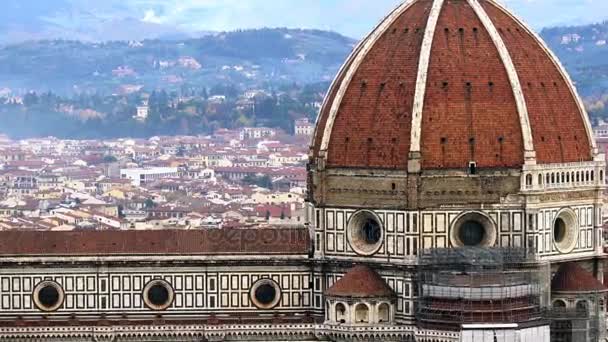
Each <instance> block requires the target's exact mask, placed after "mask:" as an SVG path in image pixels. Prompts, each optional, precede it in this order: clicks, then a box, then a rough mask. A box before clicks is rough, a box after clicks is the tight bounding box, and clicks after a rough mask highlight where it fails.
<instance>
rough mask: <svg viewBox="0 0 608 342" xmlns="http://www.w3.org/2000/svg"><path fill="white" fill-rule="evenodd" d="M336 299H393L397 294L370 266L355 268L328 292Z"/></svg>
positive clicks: (327, 293)
mask: <svg viewBox="0 0 608 342" xmlns="http://www.w3.org/2000/svg"><path fill="white" fill-rule="evenodd" d="M326 295H328V296H335V297H363V298H367V297H393V296H395V292H394V291H393V290H392V289H391V288H390V287H389V286H388V284H386V282H385V281H384V279H382V277H381V276H380V275H379V274H378V273H376V271H374V270H373V269H371V268H370V267H368V266H364V265H359V266H355V267H353V268H352V269H351V270H350V271H348V273H346V275H345V276H344V277H342V278H341V279H340V280H338V281H337V282H336V283H335V284H334V285H333V286H332V287H330V288H329V289H328V290H327V291H326Z"/></svg>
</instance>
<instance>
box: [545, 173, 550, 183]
mask: <svg viewBox="0 0 608 342" xmlns="http://www.w3.org/2000/svg"><path fill="white" fill-rule="evenodd" d="M545 184H547V185H549V184H551V176H549V174H548V173H547V181H546V182H545Z"/></svg>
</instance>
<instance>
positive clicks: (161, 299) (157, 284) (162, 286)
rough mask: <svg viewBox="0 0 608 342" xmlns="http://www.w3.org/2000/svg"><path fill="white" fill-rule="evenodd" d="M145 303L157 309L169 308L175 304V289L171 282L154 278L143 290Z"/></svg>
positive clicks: (152, 308) (150, 307)
mask: <svg viewBox="0 0 608 342" xmlns="http://www.w3.org/2000/svg"><path fill="white" fill-rule="evenodd" d="M142 297H143V300H144V304H146V306H147V307H148V308H149V309H151V310H155V311H162V310H166V309H168V308H169V307H170V306H171V304H173V298H174V297H175V291H174V290H173V287H171V284H169V283H168V282H167V281H165V280H162V279H154V280H152V281H150V282H149V283H148V284H146V286H145V287H144V290H143V292H142Z"/></svg>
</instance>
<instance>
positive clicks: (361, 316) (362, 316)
mask: <svg viewBox="0 0 608 342" xmlns="http://www.w3.org/2000/svg"><path fill="white" fill-rule="evenodd" d="M355 321H356V323H369V308H368V307H367V305H365V304H363V303H360V304H357V306H356V307H355Z"/></svg>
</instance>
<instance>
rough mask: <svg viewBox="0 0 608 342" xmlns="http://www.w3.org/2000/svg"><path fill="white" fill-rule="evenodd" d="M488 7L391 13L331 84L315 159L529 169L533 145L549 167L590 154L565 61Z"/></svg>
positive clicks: (484, 0)
mask: <svg viewBox="0 0 608 342" xmlns="http://www.w3.org/2000/svg"><path fill="white" fill-rule="evenodd" d="M479 3H480V4H481V5H480V7H479V8H473V6H472V5H470V4H469V3H468V2H466V1H455V0H446V1H445V2H444V3H443V6H442V7H441V8H440V10H439V11H438V12H436V13H438V14H437V23H436V26H428V23H429V22H431V21H430V20H429V17H433V16H432V13H433V11H432V10H431V8H432V4H433V2H432V1H430V0H417V1H414V2H412V3H411V4H410V5H403V6H401V7H399V8H398V9H397V10H396V11H395V12H394V13H393V14H392V15H390V16H389V17H387V19H386V20H385V21H384V22H383V23H382V24H381V25H380V26H379V27H378V28H377V29H376V30H375V31H374V32H373V33H372V34H370V36H368V37H367V38H366V39H365V40H364V41H363V42H362V45H360V47H359V48H358V49H357V50H355V52H354V54H353V56H351V58H350V59H349V60H348V61H347V63H346V64H345V67H343V69H342V70H341V72H340V73H339V74H338V76H337V78H336V81H335V82H334V84H333V86H332V88H331V89H330V91H329V96H328V99H327V101H326V103H325V105H324V107H323V108H322V109H321V112H320V115H319V118H318V120H317V128H316V133H315V138H314V141H313V144H312V153H313V157H314V158H317V157H322V156H323V155H324V154H325V155H326V158H327V159H326V165H327V167H330V168H331V167H369V168H387V169H400V170H406V169H407V164H408V155H410V152H418V151H419V152H420V153H421V162H422V165H421V166H422V169H444V168H450V169H453V168H466V167H467V166H468V164H469V162H471V161H475V162H476V163H477V166H478V167H480V168H504V167H521V166H522V165H523V164H524V163H525V161H526V160H527V159H530V158H534V152H535V153H536V154H535V158H536V162H538V163H539V164H549V163H566V162H580V161H590V160H592V155H593V145H592V144H593V143H592V133H591V130H590V125H589V121H588V118H587V117H586V113H585V112H584V109H583V108H582V105H581V102H580V99H579V98H578V95H577V94H576V90H575V89H574V86H573V85H572V83H571V82H570V80H569V79H568V77H567V75H565V73H563V72H562V70H561V67H560V66H559V62H558V61H557V60H556V59H555V58H554V57H553V56H552V55H551V53H550V52H549V51H548V50H547V49H546V47H545V45H544V43H542V42H541V41H540V40H539V39H537V37H536V36H535V35H534V34H533V33H532V32H530V31H529V30H528V29H527V28H526V27H525V26H524V24H523V23H521V22H520V21H519V20H517V19H516V18H514V17H513V16H511V15H510V14H508V13H507V12H506V11H505V10H504V9H502V8H501V7H500V6H499V5H497V4H496V3H495V2H494V1H493V0H479ZM427 26H428V27H427ZM433 27H434V29H433ZM429 33H432V35H431V36H430V37H431V40H429V44H428V45H427V44H423V40H424V37H425V35H427V34H429ZM503 43H504V44H503ZM425 51H426V52H428V63H423V61H424V60H425V59H424V58H422V57H421V56H427V54H425V53H424V52H425ZM423 68H428V70H427V69H423ZM419 69H420V70H419ZM424 70H427V73H424V72H422V73H421V72H420V71H424ZM420 75H427V78H426V83H425V82H424V78H422V77H421V76H420ZM417 95H420V96H418V100H417ZM416 103H418V104H419V105H420V106H421V107H420V106H415V104H416ZM416 108H421V109H420V111H419V113H420V114H419V115H420V116H421V118H419V116H416V118H419V120H420V122H419V124H415V122H417V120H418V119H413V116H414V114H415V113H417V111H416ZM332 113H333V114H335V116H333V117H332ZM332 123H333V125H332ZM326 130H327V131H326ZM412 130H414V132H412ZM414 137H419V140H420V141H419V144H418V145H416V144H414V143H413V141H412V140H415V139H416V138H414ZM324 140H325V141H326V144H323V141H324ZM412 146H418V147H415V148H419V150H415V151H410V150H411V148H412ZM325 149H326V150H325ZM526 152H528V153H526Z"/></svg>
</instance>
